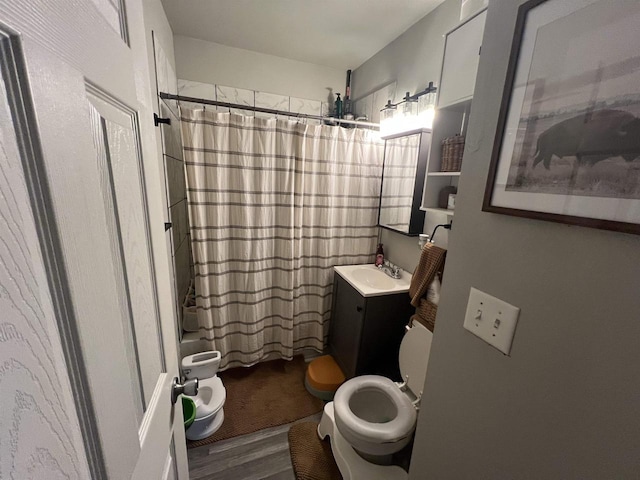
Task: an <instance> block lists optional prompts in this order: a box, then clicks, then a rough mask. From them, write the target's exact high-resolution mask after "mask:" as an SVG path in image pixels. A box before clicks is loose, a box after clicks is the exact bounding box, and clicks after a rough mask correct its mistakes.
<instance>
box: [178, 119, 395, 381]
mask: <svg viewBox="0 0 640 480" xmlns="http://www.w3.org/2000/svg"><path fill="white" fill-rule="evenodd" d="M181 116H182V136H183V145H184V155H185V165H186V174H187V175H186V176H187V192H188V193H187V195H188V203H189V217H190V222H191V242H192V246H193V256H194V264H195V277H196V278H195V285H196V304H197V314H198V323H199V326H200V333H201V337H202V338H204V339H206V340H208V341H209V342H211V348H213V349H216V350H220V351H221V352H222V355H223V359H222V368H228V367H234V366H239V365H245V366H247V365H252V364H254V363H256V362H259V361H260V360H262V359H264V358H265V357H267V356H268V355H269V357H270V358H271V357H272V356H273V355H270V354H275V355H276V356H278V357H280V358H286V359H290V358H292V356H293V355H294V354H295V353H296V352H299V351H301V350H302V349H306V348H311V349H314V350H317V351H322V350H323V347H324V346H325V342H326V339H327V334H328V319H329V315H330V308H331V291H332V286H333V266H334V265H344V264H357V263H367V262H372V261H373V258H374V252H375V244H376V239H377V233H378V229H377V226H376V225H377V218H378V208H379V198H380V181H381V180H380V179H381V175H382V157H383V155H382V153H383V151H382V150H383V145H382V142H381V141H380V140H379V139H378V137H377V134H375V133H373V132H370V131H366V130H361V129H344V128H339V127H330V126H319V125H317V126H316V125H306V124H303V123H300V122H296V121H290V120H279V119H278V120H276V119H265V118H255V117H245V116H241V115H235V114H229V113H217V112H214V111H209V110H190V109H182V113H181Z"/></svg>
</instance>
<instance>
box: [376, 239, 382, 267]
mask: <svg viewBox="0 0 640 480" xmlns="http://www.w3.org/2000/svg"><path fill="white" fill-rule="evenodd" d="M383 264H384V250H383V249H382V244H381V243H379V244H378V250H376V267H381V266H382V265H383Z"/></svg>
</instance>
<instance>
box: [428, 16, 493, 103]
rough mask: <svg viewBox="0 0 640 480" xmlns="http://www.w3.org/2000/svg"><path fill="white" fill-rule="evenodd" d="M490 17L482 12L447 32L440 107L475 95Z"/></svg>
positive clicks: (439, 99) (439, 100)
mask: <svg viewBox="0 0 640 480" xmlns="http://www.w3.org/2000/svg"><path fill="white" fill-rule="evenodd" d="M486 18H487V12H486V11H485V12H482V13H481V14H480V15H477V16H476V17H474V18H472V19H471V20H469V21H468V22H467V23H465V24H463V25H461V26H460V27H458V28H457V29H455V30H454V31H453V32H451V33H449V34H448V35H447V40H446V45H445V51H444V62H443V64H442V75H441V78H440V96H439V98H438V107H443V106H446V105H451V104H452V103H457V102H459V101H461V100H467V99H469V98H471V97H472V96H473V89H474V87H475V84H476V73H477V72H478V62H479V61H480V45H481V44H482V34H483V33H484V22H485V19H486Z"/></svg>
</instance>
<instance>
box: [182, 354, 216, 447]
mask: <svg viewBox="0 0 640 480" xmlns="http://www.w3.org/2000/svg"><path fill="white" fill-rule="evenodd" d="M220 358H221V356H220V352H217V351H209V352H202V353H196V354H194V355H188V356H186V357H184V358H183V359H182V373H183V374H184V376H185V377H187V378H188V379H191V378H198V394H197V395H196V396H193V397H191V398H192V399H193V401H194V402H195V404H196V418H195V420H194V421H193V423H192V424H191V426H190V427H189V428H188V429H187V432H186V435H187V438H188V439H189V440H202V439H203V438H207V437H209V436H211V435H213V434H214V433H215V432H216V431H217V430H218V429H219V428H220V427H221V426H222V422H223V421H224V409H223V408H222V407H223V406H224V402H225V400H226V398H227V391H226V389H225V388H224V385H223V384H222V380H221V379H220V377H218V375H216V373H217V371H218V367H219V366H220Z"/></svg>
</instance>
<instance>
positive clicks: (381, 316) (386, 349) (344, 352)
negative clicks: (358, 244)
mask: <svg viewBox="0 0 640 480" xmlns="http://www.w3.org/2000/svg"><path fill="white" fill-rule="evenodd" d="M413 313H415V309H414V308H413V307H412V306H411V304H410V298H409V293H408V292H404V293H395V294H389V295H380V296H374V297H364V296H362V295H361V294H360V293H359V292H358V290H356V289H355V288H354V287H352V286H351V285H350V284H349V283H348V282H347V281H346V280H345V279H344V278H342V277H341V276H340V274H338V273H337V272H336V273H335V279H334V282H333V303H332V308H331V325H330V329H329V353H331V355H332V356H333V358H334V359H335V360H336V362H337V363H338V365H340V368H341V369H342V371H343V372H344V374H345V375H346V377H347V378H351V377H355V376H358V375H369V374H371V375H384V376H386V377H389V378H392V379H393V380H400V372H399V367H398V351H399V349H400V342H401V341H402V337H403V335H404V332H405V326H406V325H407V324H408V323H409V318H410V317H411V315H413Z"/></svg>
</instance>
